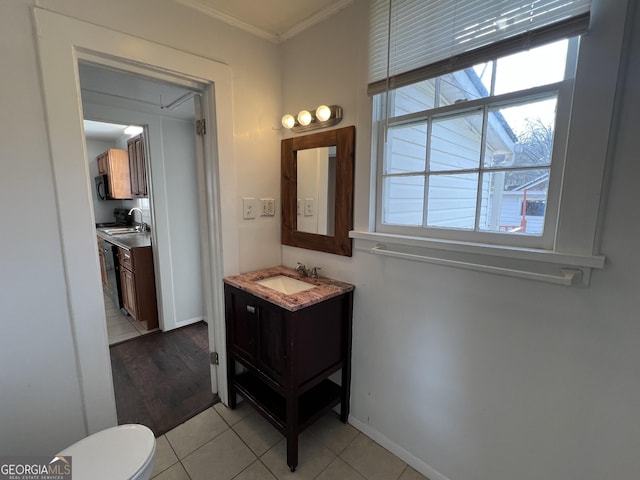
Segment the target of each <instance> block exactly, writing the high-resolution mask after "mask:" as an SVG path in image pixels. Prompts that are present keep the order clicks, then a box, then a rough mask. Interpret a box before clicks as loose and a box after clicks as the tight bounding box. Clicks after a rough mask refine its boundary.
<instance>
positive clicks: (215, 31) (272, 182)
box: [0, 0, 281, 455]
mask: <svg viewBox="0 0 640 480" xmlns="http://www.w3.org/2000/svg"><path fill="white" fill-rule="evenodd" d="M35 3H36V2H35V0H13V1H10V2H3V6H2V9H3V10H2V13H3V14H2V15H1V16H0V53H1V58H2V59H3V70H6V73H4V74H3V75H2V81H1V82H2V87H3V88H2V90H1V93H0V96H1V100H0V103H1V104H2V105H3V107H2V109H0V125H2V128H1V129H0V131H1V133H0V140H1V141H0V159H1V161H2V167H3V175H2V177H1V178H0V185H1V188H0V191H1V193H0V198H1V199H2V205H3V206H11V207H13V208H7V209H6V211H7V215H6V216H5V224H6V225H11V228H10V229H3V233H2V235H0V244H1V246H2V252H3V253H2V254H1V256H0V259H1V260H0V262H1V268H0V272H1V273H0V279H1V283H2V288H0V301H1V305H2V317H1V318H2V324H3V335H2V336H1V339H0V365H1V366H0V392H2V393H1V397H2V398H1V401H0V423H1V424H2V429H0V452H2V453H3V454H17V455H27V454H34V453H38V454H51V453H52V452H56V451H58V450H59V449H61V448H63V447H64V446H66V445H68V444H70V443H72V442H73V441H75V440H78V439H79V438H81V437H83V436H85V435H86V434H87V433H88V432H89V431H90V425H89V422H88V420H87V418H85V415H86V410H85V407H86V405H87V404H86V403H83V402H84V399H83V398H82V397H81V393H80V392H81V387H82V385H83V379H82V378H81V376H80V373H79V369H78V364H77V356H76V352H77V345H74V338H73V337H72V330H71V317H70V313H69V303H68V300H69V299H68V298H67V294H68V290H67V288H66V281H67V278H66V276H65V271H64V269H63V259H62V250H61V242H60V228H61V226H62V225H63V224H64V219H62V220H61V219H60V218H58V209H57V207H56V196H55V186H54V182H53V176H52V167H51V157H50V150H49V145H48V139H47V133H46V121H47V119H46V116H45V111H44V107H43V99H42V93H41V85H40V84H39V81H38V78H39V66H38V62H37V56H36V45H35V34H36V32H35V30H34V27H33V22H32V15H31V11H30V9H31V7H32V6H33V5H34V4H35ZM37 3H38V5H40V6H42V7H43V8H46V9H50V10H53V11H58V12H61V13H63V14H67V15H69V16H71V17H74V18H79V19H82V20H85V21H87V22H89V23H92V24H96V25H102V26H106V27H108V28H110V29H113V30H116V31H120V32H125V33H130V34H132V35H135V36H137V37H142V38H146V39H149V40H152V41H155V42H157V43H159V44H162V45H168V46H172V47H174V48H176V49H178V50H181V51H186V52H191V53H194V54H197V55H201V56H204V57H207V58H211V59H216V60H219V61H220V62H224V63H226V64H228V65H230V67H231V70H232V73H233V85H232V86H233V99H232V101H233V109H234V112H233V113H234V115H233V118H234V124H233V132H234V147H235V157H236V159H237V164H236V165H235V170H236V175H235V176H236V178H237V185H235V186H234V187H235V189H236V190H237V191H238V192H239V193H240V195H247V194H248V193H250V194H251V196H271V197H277V196H278V195H277V192H278V191H279V168H278V166H279V134H278V131H277V130H273V127H277V126H278V121H279V120H278V119H279V116H280V103H281V102H280V72H279V58H278V54H277V47H276V46H275V45H274V44H271V43H269V42H267V41H264V40H261V39H258V38H256V37H253V36H251V35H249V34H246V33H244V32H241V31H239V30H237V29H234V28H232V27H229V26H227V25H224V24H221V23H219V22H216V21H213V20H211V19H209V18H207V17H206V16H204V15H202V14H200V13H196V12H192V11H189V10H188V9H186V8H185V7H181V6H179V5H177V4H174V3H173V2H166V3H165V4H163V6H162V8H158V5H157V2H155V1H153V0H142V1H138V2H134V3H131V2H128V1H125V0H114V1H111V2H106V3H105V2H98V1H96V0H91V1H83V0H63V1H48V0H45V1H38V2H37ZM48 120H49V121H50V122H55V121H56V118H55V115H52V118H50V119H48ZM220 120H221V121H224V119H220ZM222 161H224V159H222ZM87 201H89V199H87ZM222 201H223V202H225V204H226V203H229V204H231V205H235V206H236V211H235V212H233V213H234V214H236V215H238V218H239V216H240V213H241V208H240V204H241V203H240V199H239V197H238V198H233V199H227V198H223V199H222ZM278 218H279V217H276V218H275V219H274V218H268V219H267V218H265V219H262V221H256V222H247V223H246V224H243V225H242V228H241V229H239V231H238V232H236V233H237V236H238V238H239V243H240V254H241V258H242V260H241V261H240V264H239V265H238V267H237V268H238V270H239V269H240V268H241V269H244V270H248V269H251V268H258V267H261V266H267V265H273V264H274V263H279V262H280V246H279V223H278ZM67 233H68V234H70V235H72V234H73V233H74V232H67ZM82 261H85V260H82ZM86 261H87V262H94V263H95V266H93V265H92V266H91V268H92V269H93V270H95V272H94V275H93V276H94V277H95V279H98V278H99V269H98V263H97V258H96V259H86ZM225 273H226V272H225ZM87 280H88V281H87V283H88V284H92V281H91V279H87ZM95 283H96V285H97V282H95ZM82 320H84V319H77V321H82ZM104 328H105V331H104V332H103V334H102V336H103V337H104V338H105V339H106V325H105V326H104ZM104 350H105V351H106V350H107V347H106V343H105V346H104ZM98 353H99V354H100V355H97V356H96V358H99V357H101V355H102V352H98ZM101 381H102V380H101ZM105 381H107V380H106V379H105ZM85 384H86V382H85ZM107 390H108V389H107ZM89 393H93V392H89ZM110 402H113V398H112V395H111V398H105V399H104V403H105V405H109V403H110ZM104 418H112V419H113V421H114V422H115V412H111V411H109V412H106V414H105V415H104ZM91 428H95V424H94V425H93V426H92V427H91Z"/></svg>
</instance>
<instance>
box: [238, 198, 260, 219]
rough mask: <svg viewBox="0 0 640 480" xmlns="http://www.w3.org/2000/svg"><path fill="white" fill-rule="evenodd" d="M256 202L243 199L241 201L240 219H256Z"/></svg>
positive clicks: (252, 199) (253, 199) (250, 199)
mask: <svg viewBox="0 0 640 480" xmlns="http://www.w3.org/2000/svg"><path fill="white" fill-rule="evenodd" d="M257 210H258V202H257V201H256V199H255V198H250V197H245V198H243V199H242V218H244V219H245V220H248V219H251V218H256V211H257Z"/></svg>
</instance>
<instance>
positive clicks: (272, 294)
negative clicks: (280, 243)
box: [224, 266, 356, 312]
mask: <svg viewBox="0 0 640 480" xmlns="http://www.w3.org/2000/svg"><path fill="white" fill-rule="evenodd" d="M277 275H285V276H287V277H291V278H295V279H296V280H300V281H302V282H307V283H310V284H312V285H315V286H316V287H315V288H312V289H311V290H306V291H304V292H299V293H292V294H286V293H280V292H278V291H277V290H274V289H272V288H269V287H265V286H263V285H260V284H258V283H256V281H258V280H263V279H265V278H270V277H275V276H277ZM224 283H226V284H228V285H231V286H233V287H236V288H239V289H240V290H244V291H245V292H248V293H251V294H253V295H255V296H256V297H259V298H261V299H263V300H267V301H268V302H271V303H274V304H276V305H278V306H279V307H282V308H285V309H287V310H289V311H291V312H295V311H296V310H300V309H301V308H304V307H308V306H310V305H314V304H316V303H320V302H322V301H324V300H327V299H329V298H332V297H337V296H338V295H342V294H343V293H347V292H351V291H353V290H354V289H355V288H356V287H355V286H354V285H351V284H350V283H345V282H341V281H339V280H333V279H331V278H327V277H318V278H311V277H303V276H302V275H300V274H299V273H298V272H296V271H295V270H294V269H293V268H289V267H283V266H280V267H272V268H265V269H263V270H256V271H254V272H248V273H241V274H239V275H233V276H230V277H225V278H224Z"/></svg>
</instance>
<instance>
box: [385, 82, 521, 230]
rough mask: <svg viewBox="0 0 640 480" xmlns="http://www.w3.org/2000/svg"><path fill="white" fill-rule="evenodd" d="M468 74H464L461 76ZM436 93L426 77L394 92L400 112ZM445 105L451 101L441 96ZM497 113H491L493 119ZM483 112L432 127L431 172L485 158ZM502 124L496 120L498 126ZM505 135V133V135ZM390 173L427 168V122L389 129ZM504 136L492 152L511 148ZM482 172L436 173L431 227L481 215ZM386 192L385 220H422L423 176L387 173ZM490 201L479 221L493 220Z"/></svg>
mask: <svg viewBox="0 0 640 480" xmlns="http://www.w3.org/2000/svg"><path fill="white" fill-rule="evenodd" d="M464 76H466V75H464V74H461V75H460V77H464ZM433 95H434V90H433V85H432V84H431V83H429V82H421V83H418V84H415V85H410V86H407V87H403V88H401V89H399V90H398V91H397V92H396V94H395V95H394V98H393V100H394V105H393V111H394V114H395V115H398V116H399V115H403V114H407V113H412V112H415V111H418V110H420V109H423V108H424V109H426V108H430V107H431V106H432V105H431V102H432V99H433ZM441 103H442V104H446V103H450V102H447V101H446V99H441ZM492 118H493V117H490V121H491V119H492ZM481 124H482V113H481V111H479V110H478V111H475V112H470V113H467V114H465V115H460V116H454V117H449V118H443V119H441V120H440V121H435V122H434V124H433V127H432V136H431V145H430V147H429V148H430V168H431V170H432V171H437V170H449V169H454V168H477V167H478V162H479V159H480V142H481ZM500 129H502V127H501V126H500V125H498V124H496V125H494V130H500ZM503 137H506V135H504V136H503ZM387 141H388V145H387V159H392V160H388V162H390V163H389V164H388V165H387V167H386V168H387V172H386V173H408V172H414V173H418V172H424V168H425V156H426V151H427V126H426V122H424V123H421V124H416V125H413V126H412V127H404V126H400V127H397V128H392V129H390V130H389V135H388V140H387ZM512 148H513V144H512V143H510V144H507V141H506V138H502V139H501V141H500V145H488V146H487V149H488V151H487V155H491V154H492V152H493V150H499V151H501V152H504V151H505V150H512ZM477 185H478V178H477V174H461V175H432V176H430V181H429V185H428V186H426V188H427V189H428V206H427V209H428V214H427V226H430V227H446V228H467V229H473V228H474V225H475V217H476V201H477ZM383 188H384V189H385V192H386V193H387V194H386V195H384V196H383V198H385V204H384V206H383V211H384V218H385V222H386V223H388V224H396V225H416V226H419V225H422V223H423V218H422V211H423V204H424V194H425V185H424V176H423V175H415V176H407V177H395V178H391V177H389V178H387V179H386V182H385V184H384V186H383ZM481 188H482V198H490V197H489V193H490V188H491V185H490V178H489V176H488V175H486V176H485V177H484V178H483V180H482V186H481ZM489 211H490V205H488V203H487V202H483V203H482V205H481V208H480V225H481V226H483V225H487V223H488V221H489V218H490V217H489Z"/></svg>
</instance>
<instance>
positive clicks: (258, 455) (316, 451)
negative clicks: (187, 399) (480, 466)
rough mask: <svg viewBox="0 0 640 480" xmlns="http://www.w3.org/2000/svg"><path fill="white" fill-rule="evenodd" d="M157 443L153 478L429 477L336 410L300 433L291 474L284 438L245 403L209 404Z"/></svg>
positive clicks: (400, 479)
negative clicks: (231, 406) (345, 421)
mask: <svg viewBox="0 0 640 480" xmlns="http://www.w3.org/2000/svg"><path fill="white" fill-rule="evenodd" d="M156 448H157V450H156V465H155V470H154V472H153V475H154V476H153V478H154V479H155V480H204V479H206V480H230V479H234V480H284V479H292V480H310V479H318V480H428V479H426V477H424V476H423V475H421V474H420V473H418V472H416V471H415V470H414V469H413V468H411V467H410V466H408V465H407V464H406V463H404V462H403V461H402V460H400V459H399V458H398V457H396V456H394V455H393V454H392V453H390V452H389V451H387V450H385V449H384V448H382V447H381V446H380V445H378V444H377V443H375V442H374V441H373V440H371V439H370V438H368V437H367V436H366V435H364V434H362V433H360V432H359V431H358V430H356V429H355V428H353V427H352V426H351V425H345V424H343V423H342V422H340V420H339V418H338V415H337V414H336V413H334V412H329V413H328V414H327V415H325V416H324V417H322V418H321V419H320V420H318V421H317V422H316V423H315V424H314V425H312V426H311V427H309V428H308V429H307V430H305V431H304V432H303V433H302V434H301V435H300V439H299V448H300V450H299V454H298V455H299V464H298V467H297V468H296V471H295V472H293V473H292V472H291V471H290V470H289V467H288V466H287V462H286V440H285V439H284V437H283V436H282V435H281V434H280V433H279V432H278V431H277V430H276V429H275V428H273V427H272V426H271V424H269V423H268V422H267V421H266V420H264V419H263V418H262V417H261V416H260V415H259V414H258V413H256V411H255V410H253V408H252V407H250V406H249V405H247V404H246V403H245V402H243V403H240V404H239V405H238V407H237V408H236V409H235V410H230V409H228V408H227V407H225V406H224V405H223V404H221V403H218V404H216V405H214V406H213V407H211V408H208V409H207V410H205V411H204V412H202V413H201V414H199V415H196V416H195V417H193V418H192V419H190V420H188V421H187V422H185V423H183V424H182V425H179V426H178V427H176V428H174V429H173V430H171V431H169V432H168V433H167V434H166V435H162V436H160V437H158V438H157V447H156Z"/></svg>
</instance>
